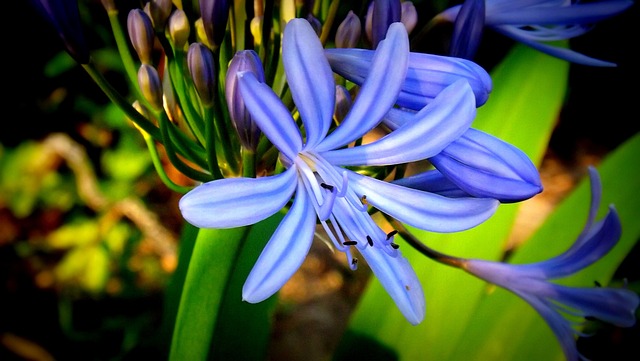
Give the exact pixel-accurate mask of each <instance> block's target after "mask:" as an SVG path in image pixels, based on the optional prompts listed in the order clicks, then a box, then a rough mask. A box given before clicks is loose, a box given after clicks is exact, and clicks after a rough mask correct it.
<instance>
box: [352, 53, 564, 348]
mask: <svg viewBox="0 0 640 361" xmlns="http://www.w3.org/2000/svg"><path fill="white" fill-rule="evenodd" d="M568 68H569V66H568V64H567V63H566V62H564V61H560V60H557V59H555V58H551V57H549V56H547V55H544V54H541V53H539V52H536V51H535V50H532V49H530V48H527V47H525V46H521V45H517V46H515V47H514V48H513V49H512V50H511V52H510V53H509V54H508V56H507V57H506V58H505V60H504V61H503V62H502V63H501V64H499V65H498V66H497V67H496V68H495V69H494V71H493V72H492V78H493V81H494V88H493V93H492V94H491V96H490V99H489V101H488V102H487V104H485V105H484V106H483V107H481V108H480V109H479V110H478V115H477V118H476V120H475V122H474V124H473V127H474V128H477V129H480V130H483V131H486V132H488V133H490V134H493V135H495V136H497V137H499V138H500V139H503V140H504V141H507V142H509V143H511V144H513V145H515V146H516V147H518V148H520V149H521V150H522V151H524V152H525V153H526V154H527V155H528V156H529V157H530V158H531V159H532V160H533V162H534V163H535V164H539V162H540V161H541V159H542V157H543V155H544V152H545V150H546V146H547V143H548V139H549V137H550V135H551V132H552V130H553V128H554V126H555V123H556V120H557V117H558V114H559V111H560V109H561V107H562V103H563V100H564V96H565V91H566V84H567V76H568ZM518 207H519V205H518V204H503V205H501V206H500V209H499V210H498V211H497V212H496V214H495V215H494V216H493V217H492V218H491V219H489V220H488V221H487V222H485V223H484V224H482V225H480V226H478V227H475V228H473V229H471V230H468V231H465V232H457V233H452V234H432V233H429V232H425V231H420V230H416V229H412V232H413V233H414V234H415V235H416V236H417V237H418V238H419V239H421V240H422V241H423V242H424V243H425V244H427V245H428V246H430V247H433V248H435V249H436V250H438V251H441V252H443V253H447V254H451V255H454V256H460V257H475V258H483V259H493V260H496V259H499V257H500V256H501V254H502V251H503V249H502V248H503V246H504V245H505V242H506V240H507V238H508V236H509V234H510V231H511V228H512V226H513V222H514V219H515V215H516V212H517V210H518ZM401 249H402V250H403V253H404V255H405V256H406V257H407V258H408V259H409V261H410V262H411V264H412V265H413V267H414V269H415V270H416V272H417V274H418V275H419V277H420V281H421V283H422V285H423V288H424V291H425V297H426V301H427V313H426V317H425V320H424V321H423V322H422V323H421V324H420V325H418V326H411V325H410V324H409V323H408V322H407V321H406V320H405V319H404V318H403V317H402V316H401V314H400V313H399V311H398V310H397V307H396V306H395V304H393V302H391V299H390V297H389V296H388V295H386V292H385V291H384V290H383V289H382V287H381V286H380V283H379V282H378V281H377V280H373V281H372V282H371V284H370V285H369V287H368V289H367V291H366V292H365V294H364V295H363V297H362V299H361V301H360V303H359V305H358V307H357V309H356V311H355V313H354V315H353V317H352V320H351V323H350V325H349V330H350V331H351V332H355V333H358V334H363V335H366V336H369V337H372V338H374V339H377V340H378V341H379V342H381V343H382V344H384V345H386V346H388V347H391V348H393V349H395V350H396V351H397V352H398V354H399V356H400V359H401V360H415V359H429V360H447V359H450V356H451V354H452V353H453V352H454V351H455V349H456V348H457V347H460V345H459V343H460V342H462V341H461V340H462V337H463V332H464V330H465V328H466V325H467V323H468V322H469V320H471V319H472V318H473V315H474V313H475V312H476V310H475V308H476V304H477V303H478V302H479V301H480V300H481V298H482V296H483V295H484V284H483V283H482V282H481V281H479V280H477V279H474V278H473V277H470V276H468V275H466V274H464V273H463V272H460V271H459V270H457V269H453V268H450V267H447V266H443V265H440V264H436V263H433V262H432V261H430V260H428V259H427V258H426V257H425V256H424V255H421V254H419V253H417V252H416V251H415V250H413V249H411V248H409V247H406V246H405V247H402V248H401Z"/></svg>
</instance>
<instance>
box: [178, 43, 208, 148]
mask: <svg viewBox="0 0 640 361" xmlns="http://www.w3.org/2000/svg"><path fill="white" fill-rule="evenodd" d="M184 55H185V54H184V51H183V50H176V54H175V55H174V57H173V61H170V62H169V74H170V79H171V85H172V86H173V89H174V90H175V92H176V95H177V96H178V104H179V106H180V109H182V112H183V114H184V118H185V119H186V120H187V125H188V126H189V129H190V130H191V132H192V133H193V135H194V136H195V137H196V139H198V141H199V142H200V143H201V144H205V143H204V138H205V137H204V135H203V134H202V129H203V128H204V126H203V124H204V121H203V120H202V117H201V116H200V115H199V114H198V112H197V111H196V109H195V108H194V106H193V103H192V102H191V99H192V98H191V97H190V96H189V95H188V94H187V91H186V88H187V86H189V87H190V85H191V78H190V77H185V76H184V75H183V74H184V71H185V65H184ZM185 83H186V84H188V85H187V86H185ZM190 88H191V87H190ZM194 99H197V97H196V98H194Z"/></svg>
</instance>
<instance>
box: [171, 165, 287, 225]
mask: <svg viewBox="0 0 640 361" xmlns="http://www.w3.org/2000/svg"><path fill="white" fill-rule="evenodd" d="M296 177H297V173H296V171H295V169H294V170H291V169H289V170H287V171H285V172H284V173H281V174H279V175H276V176H270V177H263V178H226V179H219V180H215V181H211V182H208V183H204V184H202V185H199V186H198V187H196V188H194V189H193V190H191V191H190V192H189V193H187V194H185V195H184V196H183V197H182V198H181V199H180V203H179V206H180V212H182V216H183V217H184V219H185V220H187V222H189V223H191V224H193V225H194V226H196V227H200V228H233V227H240V226H246V225H249V224H254V223H257V222H260V221H261V220H263V219H265V218H267V217H269V216H271V215H272V214H274V213H276V212H277V211H279V210H280V209H282V207H284V206H285V204H287V202H288V201H289V199H291V194H292V193H293V191H294V190H295V187H296Z"/></svg>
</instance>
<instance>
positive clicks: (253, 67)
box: [225, 50, 265, 151]
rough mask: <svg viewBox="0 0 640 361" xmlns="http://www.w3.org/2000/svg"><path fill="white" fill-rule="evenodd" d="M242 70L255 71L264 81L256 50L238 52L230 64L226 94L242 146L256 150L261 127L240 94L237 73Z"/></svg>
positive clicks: (261, 80) (257, 76) (260, 79)
mask: <svg viewBox="0 0 640 361" xmlns="http://www.w3.org/2000/svg"><path fill="white" fill-rule="evenodd" d="M242 72H250V73H253V74H254V75H255V76H256V79H257V80H258V81H259V82H262V83H264V81H265V78H264V70H263V68H262V62H261V61H260V57H259V56H258V54H257V53H256V52H255V51H253V50H242V51H239V52H237V53H236V55H235V56H234V57H233V59H231V62H230V64H229V69H228V70H227V77H226V85H225V96H226V99H227V105H228V107H229V115H230V117H231V123H232V124H233V126H234V128H235V129H236V131H237V132H238V136H239V137H240V142H241V143H242V146H244V147H245V148H247V149H250V150H253V151H255V149H256V146H257V145H258V139H259V137H260V129H259V128H258V126H257V125H256V123H255V122H254V121H253V119H252V118H251V114H249V112H248V111H247V108H246V107H245V104H244V100H243V99H242V96H241V95H240V88H239V87H238V77H237V75H238V74H239V73H242Z"/></svg>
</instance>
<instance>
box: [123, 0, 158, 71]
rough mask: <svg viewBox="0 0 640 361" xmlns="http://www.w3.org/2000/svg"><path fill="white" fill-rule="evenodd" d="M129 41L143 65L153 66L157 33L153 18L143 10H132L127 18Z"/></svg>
mask: <svg viewBox="0 0 640 361" xmlns="http://www.w3.org/2000/svg"><path fill="white" fill-rule="evenodd" d="M127 29H128V30H129V39H130V40H131V44H132V45H133V48H134V49H135V51H136V53H137V54H138V58H140V61H141V62H142V63H143V64H152V59H151V58H152V52H153V42H154V40H155V33H154V31H153V24H152V23H151V18H150V17H149V15H147V13H145V12H144V11H142V9H132V10H131V11H129V16H128V17H127Z"/></svg>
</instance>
